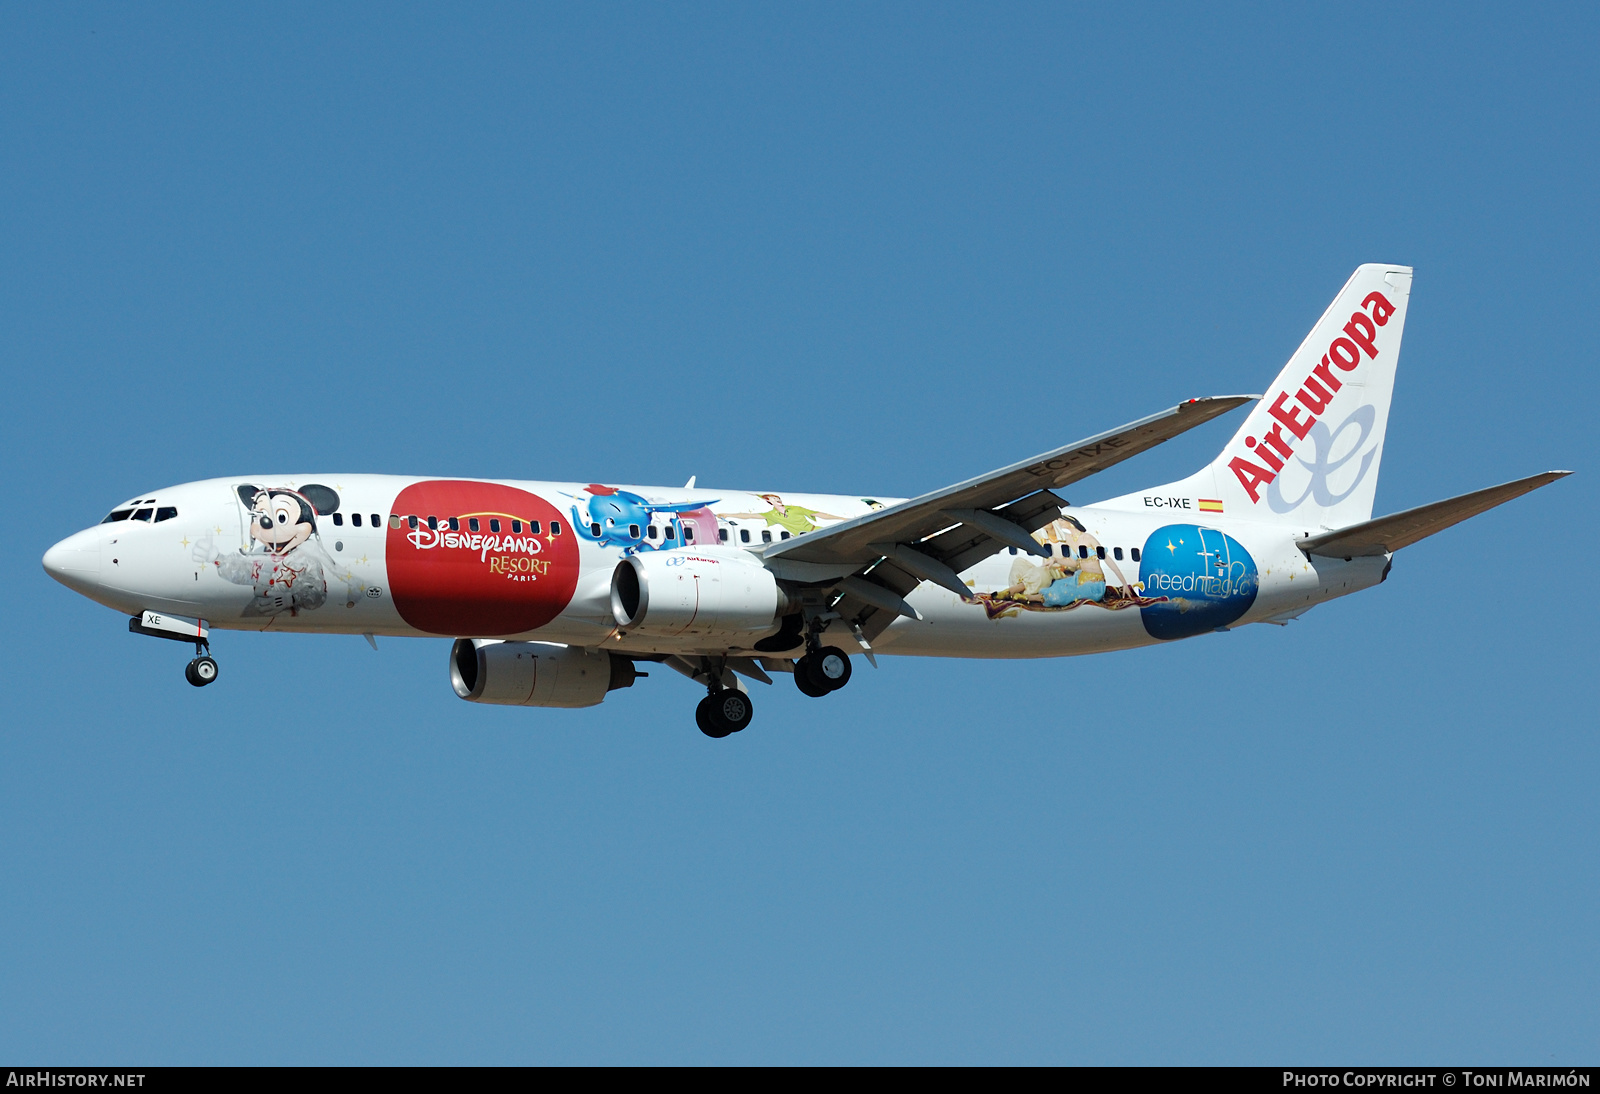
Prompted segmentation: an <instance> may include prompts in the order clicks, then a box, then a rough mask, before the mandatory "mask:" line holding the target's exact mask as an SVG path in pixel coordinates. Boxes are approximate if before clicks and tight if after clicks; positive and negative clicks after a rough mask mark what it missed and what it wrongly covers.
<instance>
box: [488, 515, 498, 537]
mask: <svg viewBox="0 0 1600 1094" xmlns="http://www.w3.org/2000/svg"><path fill="white" fill-rule="evenodd" d="M489 531H491V532H493V533H495V534H496V535H499V534H500V518H499V517H490V518H489Z"/></svg>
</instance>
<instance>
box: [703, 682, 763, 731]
mask: <svg viewBox="0 0 1600 1094" xmlns="http://www.w3.org/2000/svg"><path fill="white" fill-rule="evenodd" d="M754 714H755V708H754V707H753V706H751V705H750V696H748V695H746V694H745V693H744V692H742V691H740V690H739V689H738V688H714V689H712V691H711V694H709V695H707V696H706V697H705V698H704V699H702V700H700V705H699V706H697V707H695V708H694V720H695V723H696V724H697V725H698V726H699V727H700V732H701V733H704V734H705V735H706V736H707V737H726V736H728V734H730V733H738V732H739V731H740V730H741V729H743V728H744V727H745V726H747V725H749V724H750V718H751V716H752V715H754Z"/></svg>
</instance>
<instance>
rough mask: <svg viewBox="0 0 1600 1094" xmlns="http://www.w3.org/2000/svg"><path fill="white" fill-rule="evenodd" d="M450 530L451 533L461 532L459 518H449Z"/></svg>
mask: <svg viewBox="0 0 1600 1094" xmlns="http://www.w3.org/2000/svg"><path fill="white" fill-rule="evenodd" d="M450 530H451V531H452V532H459V531H461V518H460V517H451V518H450Z"/></svg>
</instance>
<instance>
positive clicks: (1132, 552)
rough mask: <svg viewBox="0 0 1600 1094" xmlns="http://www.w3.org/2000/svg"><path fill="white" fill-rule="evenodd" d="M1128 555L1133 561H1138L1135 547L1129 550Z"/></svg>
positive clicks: (1137, 549)
mask: <svg viewBox="0 0 1600 1094" xmlns="http://www.w3.org/2000/svg"><path fill="white" fill-rule="evenodd" d="M1128 554H1129V556H1130V557H1131V558H1132V559H1133V561H1135V562H1138V561H1139V548H1137V547H1132V548H1129V550H1128Z"/></svg>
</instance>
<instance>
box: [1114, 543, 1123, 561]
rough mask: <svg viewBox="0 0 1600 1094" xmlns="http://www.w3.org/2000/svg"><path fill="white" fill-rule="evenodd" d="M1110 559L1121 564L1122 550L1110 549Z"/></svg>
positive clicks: (1117, 548)
mask: <svg viewBox="0 0 1600 1094" xmlns="http://www.w3.org/2000/svg"><path fill="white" fill-rule="evenodd" d="M1111 557H1112V558H1114V559H1116V560H1117V561H1118V562H1121V561H1122V548H1121V547H1113V548H1111Z"/></svg>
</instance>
